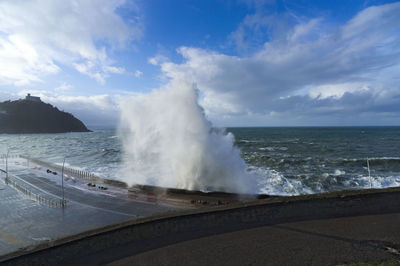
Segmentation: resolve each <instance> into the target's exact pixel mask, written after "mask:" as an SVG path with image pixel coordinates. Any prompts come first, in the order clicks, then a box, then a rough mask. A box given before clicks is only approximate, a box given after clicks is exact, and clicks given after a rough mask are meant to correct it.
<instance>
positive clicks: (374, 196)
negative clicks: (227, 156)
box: [0, 188, 400, 265]
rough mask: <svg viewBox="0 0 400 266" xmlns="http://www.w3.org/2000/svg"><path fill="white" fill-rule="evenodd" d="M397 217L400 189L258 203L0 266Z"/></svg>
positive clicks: (34, 252) (48, 249) (121, 232)
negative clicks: (312, 223)
mask: <svg viewBox="0 0 400 266" xmlns="http://www.w3.org/2000/svg"><path fill="white" fill-rule="evenodd" d="M399 211H400V189H399V188H391V189H381V190H366V191H348V192H336V193H326V194H317V195H308V196H297V197H284V198H272V199H264V200H256V201H253V202H247V203H239V204H234V205H231V206H222V207H214V208H208V209H199V210H191V211H185V212H180V213H176V212H175V213H168V214H165V215H162V216H156V217H149V218H145V219H138V220H132V221H128V222H124V223H120V224H116V225H112V226H108V227H104V228H100V229H97V230H92V231H88V232H84V233H81V234H78V235H74V236H70V237H67V238H63V239H58V240H55V241H50V242H47V243H43V244H41V245H38V246H34V247H30V248H29V250H20V251H18V252H15V253H13V254H9V255H8V256H5V257H3V258H0V262H3V263H5V264H9V265H28V264H29V265H32V264H44V265H49V264H59V263H78V262H79V263H82V262H85V263H91V262H92V263H106V262H109V261H110V260H115V259H117V258H122V257H124V256H127V255H133V254H137V253H140V252H143V251H146V250H151V249H154V248H158V247H162V246H165V245H168V244H173V243H178V242H181V241H186V240H190V239H196V238H199V237H204V236H208V235H214V234H221V233H226V232H231V231H236V230H242V229H246V228H253V227H257V226H263V225H274V224H279V223H286V222H295V221H303V220H312V219H326V218H335V217H346V216H359V215H377V214H384V213H395V212H399ZM103 250H108V251H110V250H111V254H113V257H112V258H110V256H109V255H108V256H105V255H104V253H102V251H103ZM107 253H108V254H110V252H107Z"/></svg>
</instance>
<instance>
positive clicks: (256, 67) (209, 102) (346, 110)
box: [153, 3, 400, 124]
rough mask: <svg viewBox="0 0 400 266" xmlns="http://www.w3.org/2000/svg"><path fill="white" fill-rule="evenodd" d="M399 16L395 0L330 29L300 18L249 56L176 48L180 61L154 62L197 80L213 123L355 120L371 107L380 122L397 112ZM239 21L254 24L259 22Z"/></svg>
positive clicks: (172, 75)
mask: <svg viewBox="0 0 400 266" xmlns="http://www.w3.org/2000/svg"><path fill="white" fill-rule="evenodd" d="M399 13H400V3H394V4H388V5H383V6H376V7H370V8H367V9H365V10H364V11H362V12H360V13H359V14H357V15H356V16H355V17H354V18H353V19H352V20H350V21H348V22H347V23H345V24H344V25H342V26H341V27H339V28H336V29H333V30H329V29H327V27H324V24H323V20H321V19H320V18H318V19H311V20H309V21H305V22H300V23H298V24H296V25H294V26H293V27H291V28H287V30H286V31H285V32H281V33H280V34H279V36H278V35H273V36H270V39H268V41H267V42H265V43H264V45H263V46H262V48H261V49H259V50H258V51H257V52H255V53H253V54H251V55H249V56H228V55H224V54H221V53H218V52H214V51H208V50H203V49H198V48H191V47H181V48H180V49H178V52H179V53H180V54H181V55H182V56H183V58H184V59H185V61H184V62H183V63H181V64H176V63H173V62H170V61H166V62H162V61H157V60H154V62H153V63H155V64H159V65H160V66H161V70H162V71H163V73H164V75H166V76H167V77H169V78H170V79H173V80H177V79H185V80H188V81H190V82H194V83H197V85H198V88H199V89H200V90H201V91H202V104H203V106H204V108H205V110H206V113H207V114H208V115H209V116H210V117H211V118H213V119H215V120H219V121H221V119H220V118H221V117H224V118H227V119H226V120H225V121H230V122H233V123H236V122H237V121H239V120H240V119H245V118H248V119H250V118H249V117H252V119H250V120H253V121H254V122H256V121H258V122H259V124H260V123H263V122H265V121H278V120H276V119H278V117H279V119H280V120H281V122H282V119H283V118H284V117H286V119H287V118H289V117H290V119H288V121H292V120H293V119H292V118H294V117H296V118H297V119H298V120H296V121H306V120H307V119H309V118H316V117H317V116H318V117H320V118H319V120H318V121H323V120H324V119H325V121H327V119H326V116H337V117H338V119H339V117H341V118H342V119H353V120H354V121H356V122H359V121H357V118H355V117H356V116H357V115H360V116H361V115H362V114H365V113H369V112H373V113H374V114H375V115H374V116H371V117H375V118H376V119H378V118H379V115H382V116H386V115H387V113H388V112H391V113H392V114H394V113H396V114H400V91H399V90H400V85H399V84H398V82H396V80H397V81H398V79H397V75H398V73H397V71H396V70H398V69H399V68H400V46H399V45H398V44H399V43H400V35H399V31H398V30H399V28H398V25H400V17H399V16H398V14H399ZM258 21H260V20H258ZM245 23H248V24H249V25H252V27H253V26H254V27H256V26H255V25H256V23H257V20H252V21H251V23H250V22H249V18H247V20H245ZM260 23H261V25H264V24H263V23H264V21H261V22H260ZM372 25H375V26H372ZM376 25H378V26H376ZM272 37H274V38H272ZM396 73H397V74H396ZM396 104H398V105H397V107H396ZM388 106H391V107H390V108H388ZM270 114H274V115H273V116H271V115H270ZM349 114H351V116H352V118H351V116H349ZM324 116H325V118H322V117H324ZM235 117H236V118H237V119H236V120H235ZM256 118H257V119H256ZM254 119H255V120H254ZM273 119H275V120H273ZM311 120H312V119H311ZM242 121H243V120H242ZM245 121H246V120H245ZM307 121H308V120H307ZM315 121H317V120H315ZM349 121H350V120H349ZM360 121H361V120H360ZM364 121H366V122H368V123H371V122H372V121H371V120H370V119H367V118H365V119H364ZM393 121H396V122H398V121H399V119H396V120H393ZM244 123H246V122H244ZM283 123H285V122H284V121H283Z"/></svg>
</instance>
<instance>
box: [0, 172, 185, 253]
mask: <svg viewBox="0 0 400 266" xmlns="http://www.w3.org/2000/svg"><path fill="white" fill-rule="evenodd" d="M45 170H46V169H43V168H41V169H39V168H36V169H32V168H31V169H27V168H26V167H17V166H15V165H12V167H11V169H10V179H11V180H13V181H15V182H17V183H18V184H19V185H22V186H24V187H26V188H29V190H30V191H31V192H33V193H35V194H38V195H40V196H41V197H44V198H46V199H49V200H54V199H58V200H59V199H61V198H62V187H61V184H60V181H61V178H60V176H59V175H52V174H48V173H46V171H45ZM2 174H3V175H4V173H2ZM79 182H80V181H79V180H78V181H77V182H75V183H72V182H65V186H64V196H65V199H66V200H67V206H66V208H64V209H62V208H51V207H49V206H47V205H46V204H42V203H39V202H38V201H35V200H34V199H31V198H29V197H27V196H26V195H24V194H23V193H21V192H20V191H18V190H16V189H15V188H14V187H12V186H10V185H7V184H6V183H5V182H4V176H3V178H0V213H1V217H0V259H1V256H3V255H6V254H8V253H10V252H13V251H16V250H18V249H21V248H27V247H29V246H31V245H37V244H39V243H42V242H46V241H50V240H55V239H59V238H62V237H67V236H69V235H74V234H77V233H80V232H84V231H87V230H91V229H95V228H99V227H103V226H107V225H110V224H114V223H118V222H122V221H126V220H132V219H136V218H139V217H146V216H151V215H154V214H158V213H164V212H168V211H174V210H176V209H181V208H182V207H176V206H170V205H165V204H158V203H154V202H143V201H135V200H132V199H129V198H128V197H126V196H125V197H120V196H119V195H123V192H121V191H119V192H120V194H118V193H117V192H118V191H117V192H116V191H113V189H112V188H110V189H109V190H107V191H100V190H99V189H98V188H88V187H87V186H86V183H84V182H82V183H79Z"/></svg>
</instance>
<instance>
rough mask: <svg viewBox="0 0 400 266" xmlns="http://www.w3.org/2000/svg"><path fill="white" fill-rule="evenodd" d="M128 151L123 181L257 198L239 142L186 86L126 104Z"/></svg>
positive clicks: (124, 126)
mask: <svg viewBox="0 0 400 266" xmlns="http://www.w3.org/2000/svg"><path fill="white" fill-rule="evenodd" d="M119 134H120V136H121V139H122V147H123V167H122V171H120V175H119V176H120V178H121V179H122V180H123V181H125V182H127V183H128V184H129V185H133V184H151V185H157V186H162V187H176V188H184V189H191V190H203V191H207V190H218V191H231V192H240V193H251V192H255V190H256V188H255V186H256V185H255V180H254V178H253V177H252V176H251V175H250V174H249V173H248V172H247V171H246V169H247V165H246V163H245V162H244V160H243V159H242V158H241V157H240V151H239V149H238V148H236V147H235V146H234V145H233V142H234V136H233V135H232V134H231V133H225V132H224V131H223V130H216V129H213V128H212V125H211V123H210V122H209V121H208V120H207V119H206V117H205V114H204V111H203V109H202V108H201V107H200V106H199V104H198V93H197V90H196V88H195V87H194V86H193V85H191V84H187V83H184V82H172V83H170V84H169V85H168V86H167V87H164V88H162V89H158V90H154V91H152V92H151V93H148V94H143V95H138V96H137V97H134V98H130V99H127V100H125V101H123V102H122V104H121V121H120V130H119Z"/></svg>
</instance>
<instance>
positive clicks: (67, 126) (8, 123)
mask: <svg viewBox="0 0 400 266" xmlns="http://www.w3.org/2000/svg"><path fill="white" fill-rule="evenodd" d="M65 132H90V130H88V129H87V127H86V126H85V125H84V124H83V123H82V122H81V121H80V120H79V119H77V118H75V117H74V116H73V115H72V114H70V113H66V112H63V111H60V110H58V108H57V107H54V106H52V105H51V104H48V103H44V102H42V101H40V100H39V101H30V100H27V99H25V100H18V101H5V102H2V103H0V133H9V134H19V133H65Z"/></svg>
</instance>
